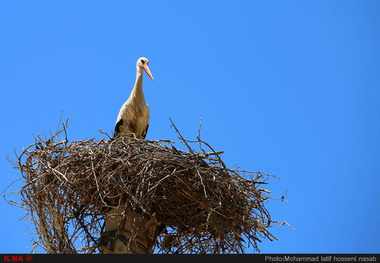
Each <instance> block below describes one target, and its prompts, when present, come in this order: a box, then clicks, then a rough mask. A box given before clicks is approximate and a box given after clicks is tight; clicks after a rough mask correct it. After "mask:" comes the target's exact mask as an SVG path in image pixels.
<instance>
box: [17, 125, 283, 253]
mask: <svg viewBox="0 0 380 263" xmlns="http://www.w3.org/2000/svg"><path fill="white" fill-rule="evenodd" d="M173 126H174V124H173ZM66 128H67V122H66V124H64V125H63V129H61V130H57V132H56V133H55V134H54V135H52V136H51V137H50V138H46V136H36V137H35V140H36V141H35V143H34V144H32V145H30V146H29V147H27V148H26V149H25V150H24V151H23V152H22V154H21V155H20V156H18V162H17V163H15V165H16V167H17V168H18V169H19V170H20V171H21V173H22V176H23V178H24V180H25V184H24V185H23V187H22V189H21V191H20V192H21V196H22V197H21V204H22V206H23V208H24V209H26V211H27V215H28V217H29V219H30V220H32V222H33V223H34V226H35V229H36V232H37V235H36V237H37V238H36V239H35V248H36V247H37V246H40V247H42V248H43V249H44V250H45V251H47V252H48V253H98V252H99V250H98V249H99V242H98V240H99V237H100V234H101V232H102V228H103V226H104V218H105V215H106V213H107V211H109V209H110V208H112V207H117V206H119V205H125V207H126V208H128V209H131V210H134V211H138V212H140V213H142V214H144V215H145V216H147V217H148V218H151V219H152V220H153V219H154V220H155V221H156V222H160V223H161V224H164V225H166V226H167V231H166V233H163V234H162V235H161V236H160V237H159V238H158V240H157V242H156V244H155V251H156V252H158V253H244V250H245V249H246V248H247V247H248V246H253V248H254V249H255V250H256V251H259V248H258V242H261V240H262V239H265V238H268V239H269V240H273V239H276V238H275V237H274V236H273V235H272V234H271V233H270V232H269V231H268V229H269V227H270V226H272V225H273V223H275V224H276V223H277V224H278V223H279V222H273V221H271V219H270V214H269V212H268V211H267V209H266V208H265V206H264V204H265V203H266V200H267V199H268V198H270V197H269V196H268V193H270V191H268V190H266V189H264V188H263V185H264V184H266V180H267V179H268V178H269V175H267V174H263V173H260V172H247V171H241V170H238V169H237V168H235V169H230V168H227V167H226V165H225V163H224V162H223V161H222V159H221V154H222V152H216V151H214V149H213V148H211V146H210V145H209V144H208V143H206V142H204V141H202V140H201V138H200V134H199V136H198V137H197V140H196V141H188V140H185V139H184V138H183V137H182V135H181V134H180V133H179V131H178V130H177V128H176V127H175V126H174V128H175V129H176V131H177V134H178V136H179V139H180V141H179V142H172V141H168V140H157V141H156V140H125V141H118V140H113V139H108V140H105V139H101V140H96V139H89V140H84V141H73V142H69V141H68V140H67V131H66ZM60 136H61V137H63V138H62V139H58V137H60ZM193 145H196V148H198V150H195V149H194V148H193V147H192V146H193ZM181 147H182V148H184V149H187V151H184V150H180V149H178V148H181ZM271 223H272V224H271Z"/></svg>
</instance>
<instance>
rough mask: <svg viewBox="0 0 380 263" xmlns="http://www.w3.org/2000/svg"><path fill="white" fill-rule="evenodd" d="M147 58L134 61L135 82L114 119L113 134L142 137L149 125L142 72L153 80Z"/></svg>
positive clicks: (125, 136)
mask: <svg viewBox="0 0 380 263" xmlns="http://www.w3.org/2000/svg"><path fill="white" fill-rule="evenodd" d="M148 64H149V60H148V59H147V58H144V57H141V58H139V59H138V60H137V63H136V71H137V72H136V82H135V86H134V87H133V90H132V92H131V95H130V96H129V98H128V100H127V101H126V102H125V103H124V104H123V106H122V107H121V109H120V111H119V115H118V117H117V120H116V125H115V133H114V136H115V137H116V136H119V137H123V138H138V139H144V138H145V136H146V133H147V132H148V127H149V106H148V104H147V103H146V101H145V97H144V92H143V87H142V85H143V72H144V71H145V72H146V73H147V74H148V76H149V77H150V78H151V79H152V80H153V81H154V79H153V76H152V74H151V73H150V69H149V67H148Z"/></svg>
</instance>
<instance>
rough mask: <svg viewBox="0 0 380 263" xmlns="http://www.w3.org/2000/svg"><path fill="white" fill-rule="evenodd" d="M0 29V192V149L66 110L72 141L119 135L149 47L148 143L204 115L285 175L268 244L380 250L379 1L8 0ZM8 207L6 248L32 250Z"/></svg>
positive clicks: (249, 161) (3, 231) (4, 180)
mask: <svg viewBox="0 0 380 263" xmlns="http://www.w3.org/2000/svg"><path fill="white" fill-rule="evenodd" d="M0 35H1V41H0V87H1V90H0V98H1V102H0V114H1V115H0V116H1V117H0V120H1V127H2V128H1V129H0V138H1V140H0V166H1V171H0V176H1V183H0V190H1V191H0V192H2V191H3V189H4V188H5V187H6V186H7V185H8V184H10V183H11V182H12V181H13V180H15V179H17V178H18V177H19V176H20V174H18V173H17V171H16V170H14V169H12V167H11V165H10V164H8V163H7V161H6V160H5V156H6V155H7V154H10V155H11V157H13V156H14V155H13V151H14V150H16V151H17V152H18V153H20V152H21V150H22V148H23V147H26V146H28V145H29V144H31V143H33V142H34V140H33V134H34V135H37V134H40V133H47V134H48V133H49V129H52V130H55V129H56V126H57V123H58V120H59V117H60V115H61V111H62V110H63V111H64V118H67V117H70V118H71V119H73V121H72V122H71V126H70V128H69V133H68V136H69V139H70V140H80V139H85V138H92V137H96V138H102V137H103V135H102V134H100V133H99V132H98V129H102V130H104V131H107V132H109V133H111V132H112V130H113V127H114V124H115V121H116V117H117V114H118V111H119V108H120V106H121V105H122V104H123V103H124V101H125V100H126V99H127V98H128V96H129V93H130V91H131V89H132V87H133V84H134V80H135V74H136V73H135V64H136V60H137V58H139V57H141V56H145V57H147V58H148V59H149V60H150V64H149V66H150V69H151V72H152V74H153V76H154V78H155V82H152V81H150V80H149V78H147V76H146V75H145V80H144V92H145V98H146V100H147V102H148V104H149V106H150V110H151V120H150V128H149V132H148V136H147V138H149V139H175V138H176V137H175V133H174V131H173V130H172V129H169V126H170V122H169V120H168V116H170V117H171V118H172V119H173V120H174V122H175V123H176V125H177V127H178V128H179V129H180V130H181V131H182V133H183V135H184V136H185V137H187V138H189V139H193V138H195V136H196V135H197V129H198V124H199V119H200V117H203V130H202V134H203V139H204V140H206V141H208V142H209V143H210V144H211V145H212V146H213V147H214V148H215V149H216V150H224V151H225V153H224V155H223V156H224V159H225V162H226V163H227V165H229V166H230V167H233V166H234V165H235V164H236V165H237V166H239V167H241V168H242V169H245V170H251V171H261V172H265V173H270V174H275V175H276V176H278V177H280V178H281V180H280V181H277V180H271V181H270V184H269V186H268V188H269V189H270V190H272V191H273V195H274V196H275V197H281V196H282V195H283V194H284V193H285V191H288V194H287V196H286V198H287V200H289V202H290V204H287V203H285V202H283V203H282V202H281V201H278V202H269V203H268V209H269V210H270V212H271V214H272V217H273V219H275V220H280V221H283V220H286V221H288V222H289V223H290V224H291V225H292V226H294V227H295V228H296V229H297V231H293V230H292V229H290V228H287V227H283V228H279V229H278V228H273V229H272V230H273V233H274V234H275V235H276V236H277V237H278V238H279V239H280V241H278V242H266V241H265V242H263V243H262V244H261V246H260V248H261V250H262V252H266V253H271V252H279V253H280V252H289V253H293V252H295V253H297V252H298V253H303V252H304V253H309V252H319V253H327V252H339V253H348V252H366V253H371V252H377V253H379V252H380V212H379V207H380V191H379V188H380V154H379V151H380V150H379V149H380V139H379V135H380V103H379V102H380V2H379V1H377V0H357V1H351V0H344V1H330V0H318V1H301V0H299V1H283V0H281V1H280V0H278V1H267V0H262V1H233V3H232V2H231V1H2V2H1V3H0ZM13 159H14V158H13ZM20 186H21V183H17V184H15V185H14V186H13V187H11V189H10V190H16V189H17V188H18V187H20ZM7 193H9V191H8V192H7ZM0 208H1V214H0V236H1V237H2V238H1V239H0V243H1V245H0V253H11V252H12V253H19V252H24V253H28V252H29V251H30V248H28V246H30V245H31V243H30V240H31V238H32V236H31V235H22V234H23V233H27V232H31V231H33V228H32V227H30V228H29V230H27V226H28V222H27V221H19V218H20V217H22V214H23V213H22V210H21V209H19V208H16V207H10V206H9V205H8V204H7V203H6V202H5V201H4V200H3V199H2V198H1V200H0ZM247 252H252V249H248V250H247Z"/></svg>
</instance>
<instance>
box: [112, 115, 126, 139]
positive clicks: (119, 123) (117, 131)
mask: <svg viewBox="0 0 380 263" xmlns="http://www.w3.org/2000/svg"><path fill="white" fill-rule="evenodd" d="M123 123H124V120H123V119H120V120H119V121H118V122H117V123H116V125H115V132H114V134H113V137H114V138H115V137H116V136H117V135H118V134H119V133H120V127H121V126H122V125H123Z"/></svg>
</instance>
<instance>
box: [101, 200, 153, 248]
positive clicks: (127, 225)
mask: <svg viewBox="0 0 380 263" xmlns="http://www.w3.org/2000/svg"><path fill="white" fill-rule="evenodd" d="M155 226H156V224H155V223H154V220H150V219H149V218H147V217H145V216H143V215H142V214H141V213H136V212H133V211H131V210H128V209H127V210H125V207H124V206H119V207H117V208H113V209H111V210H110V211H109V212H108V213H107V216H106V219H105V227H104V231H103V233H102V237H101V243H102V245H101V247H100V250H102V252H103V253H104V254H153V245H154V242H155V238H156V237H155Z"/></svg>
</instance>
